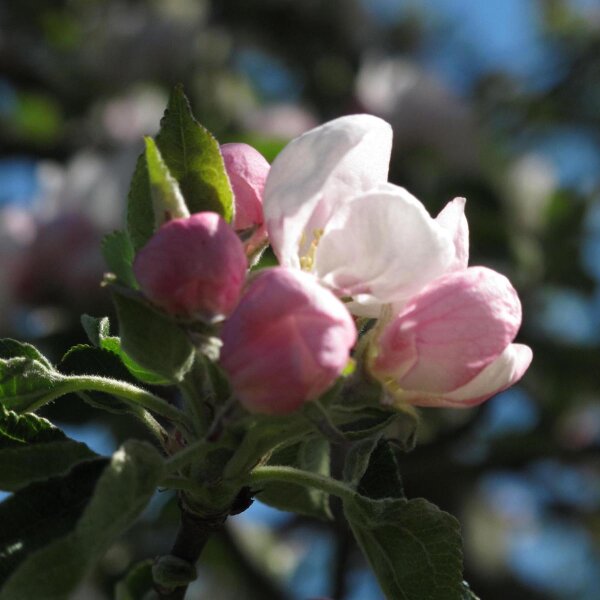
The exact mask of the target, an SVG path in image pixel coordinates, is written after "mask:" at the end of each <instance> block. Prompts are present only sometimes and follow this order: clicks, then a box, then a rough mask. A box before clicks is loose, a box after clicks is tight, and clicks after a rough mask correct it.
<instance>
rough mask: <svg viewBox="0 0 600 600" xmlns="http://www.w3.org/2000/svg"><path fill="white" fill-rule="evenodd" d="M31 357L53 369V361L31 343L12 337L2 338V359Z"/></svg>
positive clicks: (0, 356)
mask: <svg viewBox="0 0 600 600" xmlns="http://www.w3.org/2000/svg"><path fill="white" fill-rule="evenodd" d="M10 358H29V359H31V360H35V361H37V362H39V363H40V364H41V365H42V366H44V367H46V368H47V369H52V363H51V362H50V361H49V360H48V359H47V358H46V357H45V356H44V355H43V354H42V353H41V352H40V351H39V350H38V349H37V348H36V347H35V346H32V345H31V344H26V343H23V342H18V341H17V340H13V339H10V338H3V339H1V340H0V359H6V360H8V359H10Z"/></svg>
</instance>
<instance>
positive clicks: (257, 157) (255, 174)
mask: <svg viewBox="0 0 600 600" xmlns="http://www.w3.org/2000/svg"><path fill="white" fill-rule="evenodd" d="M221 154H222V155H223V160H224V162H225V169H226V170H227V175H228V176H229V181H230V182H231V187H232V189H233V195H234V198H235V219H234V221H233V228H234V229H235V230H236V231H244V230H252V229H254V230H255V231H254V233H253V234H252V236H251V237H250V238H249V239H248V240H247V241H246V248H247V250H248V252H249V253H251V252H253V251H254V250H256V249H257V248H258V247H260V246H261V245H263V244H264V243H265V242H266V240H267V230H266V227H265V222H264V221H265V217H264V214H263V205H262V197H263V191H264V189H265V181H266V180H267V175H268V174H269V169H270V168H271V167H270V165H269V163H268V162H267V161H266V159H265V158H264V156H263V155H262V154H261V153H260V152H258V151H257V150H255V149H254V148H253V147H252V146H249V145H248V144H223V145H222V146H221Z"/></svg>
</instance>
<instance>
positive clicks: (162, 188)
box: [146, 137, 190, 229]
mask: <svg viewBox="0 0 600 600" xmlns="http://www.w3.org/2000/svg"><path fill="white" fill-rule="evenodd" d="M146 166H147V168H148V177H149V180H150V196H151V198H152V207H153V211H154V224H155V227H156V228H157V229H158V228H159V227H160V226H161V225H162V224H163V223H164V222H165V221H168V220H169V219H174V218H178V217H188V216H189V214H190V213H189V211H188V208H187V206H186V205H185V200H184V199H183V197H182V195H181V190H180V189H179V184H178V183H177V181H176V180H175V179H174V178H173V176H172V175H171V173H170V172H169V169H168V167H167V165H166V164H165V162H164V160H163V158H162V156H161V154H160V151H159V150H158V148H157V147H156V144H155V142H154V140H153V139H152V138H151V137H147V138H146Z"/></svg>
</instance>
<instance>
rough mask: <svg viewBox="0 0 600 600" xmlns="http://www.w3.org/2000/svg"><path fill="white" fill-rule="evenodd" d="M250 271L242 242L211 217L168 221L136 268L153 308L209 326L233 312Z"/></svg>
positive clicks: (141, 254)
mask: <svg viewBox="0 0 600 600" xmlns="http://www.w3.org/2000/svg"><path fill="white" fill-rule="evenodd" d="M246 268H247V260H246V255H245V254H244V248H243V246H242V243H241V242H240V240H239V238H238V237H237V235H236V234H235V232H234V231H233V229H231V227H230V226H229V225H228V224H227V223H226V221H225V220H224V219H223V218H222V217H220V216H219V215H218V214H217V213H213V212H201V213H195V214H193V215H192V216H191V217H189V218H185V219H173V220H171V221H168V222H167V223H165V224H164V225H162V226H161V227H160V228H159V229H158V231H157V232H156V233H155V234H154V236H153V237H152V238H151V239H150V241H149V242H148V243H147V244H146V245H145V246H144V247H143V248H142V249H141V250H140V251H139V252H138V254H137V256H136V257H135V261H134V263H133V271H134V273H135V276H136V279H137V281H138V283H139V284H140V288H141V289H142V291H143V293H144V294H145V295H146V297H147V298H148V299H149V300H150V301H151V302H152V303H154V304H156V305H157V306H159V307H160V308H162V309H163V310H165V311H166V312H168V313H170V314H173V315H178V316H183V317H188V318H199V319H202V320H204V321H208V322H211V321H215V320H218V319H220V318H222V317H224V316H226V315H228V314H229V313H230V312H231V311H232V310H233V309H234V307H235V305H236V304H237V302H238V299H239V295H240V291H241V289H242V286H243V284H244V277H245V273H246Z"/></svg>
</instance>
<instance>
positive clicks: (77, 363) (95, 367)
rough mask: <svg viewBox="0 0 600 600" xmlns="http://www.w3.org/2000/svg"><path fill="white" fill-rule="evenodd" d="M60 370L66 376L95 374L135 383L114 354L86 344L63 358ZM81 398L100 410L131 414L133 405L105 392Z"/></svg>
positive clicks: (72, 350)
mask: <svg viewBox="0 0 600 600" xmlns="http://www.w3.org/2000/svg"><path fill="white" fill-rule="evenodd" d="M59 368H60V370H61V371H62V372H63V373H65V374H66V375H86V374H88V373H93V374H94V375H99V376H100V377H109V378H111V379H118V380H120V381H129V382H130V383H134V382H135V380H134V378H133V377H132V376H131V375H130V374H129V371H127V369H126V368H125V366H124V365H123V363H122V362H121V361H120V360H119V358H118V356H116V355H115V354H114V353H113V352H110V351H108V350H103V349H102V348H94V347H92V346H88V345H86V344H79V345H77V346H73V347H72V348H71V349H70V350H69V351H68V352H67V353H66V354H65V355H64V356H63V358H62V360H61V361H60V364H59ZM80 396H81V398H82V399H83V400H85V402H87V403H88V404H90V405H91V406H93V407H95V408H100V409H102V410H106V411H108V412H112V413H115V414H122V413H131V412H132V411H133V409H132V407H131V405H129V404H127V403H126V402H123V401H122V400H120V399H119V398H117V397H115V396H113V395H112V394H106V393H103V392H84V393H81V394H80Z"/></svg>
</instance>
